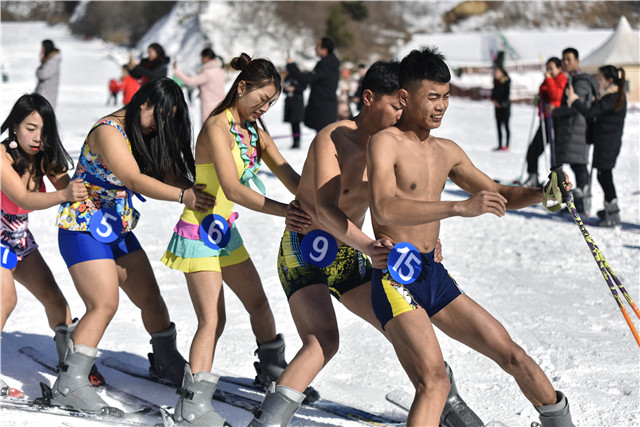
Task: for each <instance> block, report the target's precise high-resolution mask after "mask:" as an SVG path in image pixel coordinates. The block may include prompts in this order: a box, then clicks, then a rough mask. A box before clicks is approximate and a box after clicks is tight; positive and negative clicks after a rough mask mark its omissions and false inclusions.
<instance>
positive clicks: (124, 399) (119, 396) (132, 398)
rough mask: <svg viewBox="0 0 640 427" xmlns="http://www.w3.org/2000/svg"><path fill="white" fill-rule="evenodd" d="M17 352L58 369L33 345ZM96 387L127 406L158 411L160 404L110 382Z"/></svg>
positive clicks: (55, 371) (53, 371) (45, 366)
mask: <svg viewBox="0 0 640 427" xmlns="http://www.w3.org/2000/svg"><path fill="white" fill-rule="evenodd" d="M18 353H21V354H23V355H25V356H27V357H29V358H30V359H31V360H33V361H34V362H36V363H37V364H39V365H40V366H42V367H44V368H46V369H48V370H49V371H51V372H52V373H54V374H57V373H58V370H57V369H56V368H55V364H54V363H52V362H51V361H50V360H49V358H48V357H47V356H46V355H45V354H43V353H42V352H40V351H39V350H36V349H35V348H33V347H29V346H27V347H22V348H20V349H19V350H18ZM97 389H98V390H100V389H104V390H105V391H106V393H107V395H108V396H109V397H113V398H114V399H116V400H118V401H119V402H120V403H122V404H123V405H125V406H128V407H135V406H142V407H143V409H146V410H148V411H149V412H151V411H156V412H158V411H159V410H160V406H158V405H156V404H155V403H153V402H149V401H148V400H146V399H143V398H141V397H139V396H136V395H134V394H131V393H128V392H126V391H124V390H122V389H120V388H118V387H115V386H113V385H111V384H108V383H105V384H103V385H102V386H99V387H97Z"/></svg>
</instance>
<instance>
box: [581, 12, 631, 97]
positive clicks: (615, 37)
mask: <svg viewBox="0 0 640 427" xmlns="http://www.w3.org/2000/svg"><path fill="white" fill-rule="evenodd" d="M603 65H615V66H616V67H623V68H624V70H625V73H626V77H627V80H628V81H629V93H628V94H627V95H628V99H629V101H640V39H639V38H638V36H637V35H636V34H635V32H634V31H633V29H632V28H631V25H629V21H628V20H627V18H625V17H624V16H621V17H620V21H618V25H617V27H616V29H615V31H614V33H613V34H612V35H611V37H609V38H608V39H607V40H606V41H605V42H604V43H603V44H602V45H601V46H600V47H598V48H597V49H595V50H594V51H593V52H592V53H591V54H590V55H589V56H587V57H586V58H584V59H582V60H580V67H581V68H582V69H583V70H584V71H589V72H596V71H597V69H598V67H601V66H603Z"/></svg>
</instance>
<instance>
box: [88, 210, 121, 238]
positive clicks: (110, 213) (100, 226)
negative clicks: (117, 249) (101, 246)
mask: <svg viewBox="0 0 640 427" xmlns="http://www.w3.org/2000/svg"><path fill="white" fill-rule="evenodd" d="M89 231H90V232H91V235H92V236H93V238H94V239H96V240H97V241H98V242H102V243H111V242H113V241H114V240H116V239H117V238H118V237H119V236H120V234H121V233H122V219H121V218H120V215H119V214H118V212H116V211H115V210H114V209H109V208H102V209H100V210H99V211H97V212H95V213H94V214H93V215H92V216H91V222H90V223H89Z"/></svg>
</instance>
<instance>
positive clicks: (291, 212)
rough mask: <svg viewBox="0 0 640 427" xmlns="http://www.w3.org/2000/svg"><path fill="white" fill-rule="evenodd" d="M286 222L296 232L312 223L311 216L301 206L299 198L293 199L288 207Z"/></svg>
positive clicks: (301, 230)
mask: <svg viewBox="0 0 640 427" xmlns="http://www.w3.org/2000/svg"><path fill="white" fill-rule="evenodd" d="M285 224H286V225H287V228H290V229H292V230H293V231H296V232H299V233H301V232H303V231H304V229H305V228H307V227H309V226H310V225H311V216H310V215H309V214H307V213H306V212H305V211H303V210H302V208H300V203H298V201H297V200H292V201H291V203H289V204H288V205H287V207H286V212H285Z"/></svg>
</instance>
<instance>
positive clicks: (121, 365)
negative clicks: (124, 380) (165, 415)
mask: <svg viewBox="0 0 640 427" xmlns="http://www.w3.org/2000/svg"><path fill="white" fill-rule="evenodd" d="M100 363H101V364H102V365H103V366H106V367H107V368H111V369H115V370H116V371H120V372H122V373H125V374H128V375H131V376H132V377H136V378H141V379H145V380H148V381H153V382H155V383H158V384H162V385H165V386H168V387H172V388H176V385H175V384H174V383H173V382H171V381H169V380H167V379H165V378H162V377H158V376H157V375H153V374H152V373H150V372H149V371H148V370H145V369H144V368H140V367H138V366H134V365H132V364H130V363H128V362H125V361H123V360H120V359H117V358H115V357H104V358H101V359H100ZM213 399H214V400H217V401H219V402H223V403H227V404H229V405H232V406H235V407H237V408H241V409H246V410H247V411H252V410H253V409H254V408H256V407H258V406H260V403H261V401H259V400H257V399H251V398H249V397H246V396H242V395H239V394H233V393H230V392H227V391H222V390H218V389H216V391H215V393H214V394H213Z"/></svg>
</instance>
